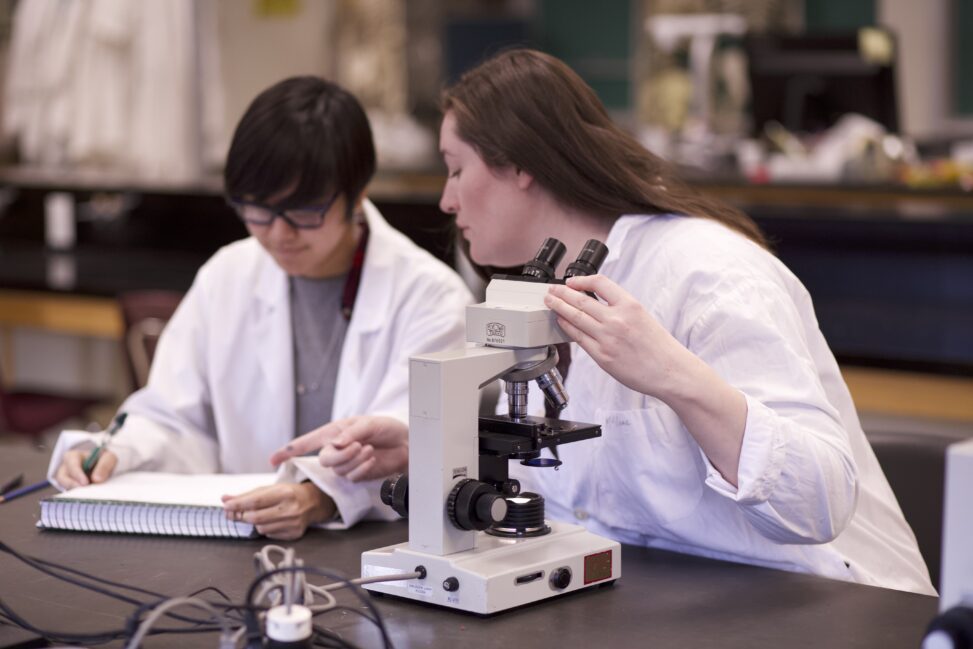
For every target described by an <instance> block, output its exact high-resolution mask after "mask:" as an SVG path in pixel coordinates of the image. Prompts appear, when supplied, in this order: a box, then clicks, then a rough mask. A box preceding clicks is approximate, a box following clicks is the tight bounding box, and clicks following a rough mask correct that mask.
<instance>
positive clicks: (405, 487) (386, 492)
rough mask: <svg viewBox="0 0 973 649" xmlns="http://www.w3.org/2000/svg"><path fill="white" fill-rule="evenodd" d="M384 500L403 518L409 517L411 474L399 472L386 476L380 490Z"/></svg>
mask: <svg viewBox="0 0 973 649" xmlns="http://www.w3.org/2000/svg"><path fill="white" fill-rule="evenodd" d="M379 493H380V495H381V497H382V502H383V503H385V504H386V505H388V506H389V507H391V508H392V509H393V510H395V513H396V514H398V515H399V516H401V517H402V518H408V517H409V476H408V475H407V474H405V473H398V474H396V475H394V476H392V477H390V478H386V479H385V482H383V483H382V490H381V491H380V492H379Z"/></svg>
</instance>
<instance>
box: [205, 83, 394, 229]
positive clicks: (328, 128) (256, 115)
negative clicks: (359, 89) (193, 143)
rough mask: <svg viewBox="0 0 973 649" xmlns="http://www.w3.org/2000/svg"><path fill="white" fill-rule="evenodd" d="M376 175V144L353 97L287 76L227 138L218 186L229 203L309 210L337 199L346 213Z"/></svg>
mask: <svg viewBox="0 0 973 649" xmlns="http://www.w3.org/2000/svg"><path fill="white" fill-rule="evenodd" d="M374 174H375V144H374V142H373V141H372V130H371V128H370V127H369V125H368V118H367V117H366V116H365V111H364V110H363V109H362V107H361V104H359V103H358V100H357V99H355V97H354V96H353V95H352V94H351V93H349V92H348V91H347V90H345V89H344V88H342V87H341V86H339V85H337V84H334V83H331V82H330V81H326V80H324V79H321V78H319V77H313V76H302V77H291V78H290V79H285V80H284V81H281V82H279V83H277V84H274V85H273V86H271V87H270V88H268V89H266V90H264V91H263V92H262V93H260V94H259V95H257V97H256V99H254V100H253V102H252V103H251V104H250V106H249V107H248V108H247V111H246V112H245V113H244V114H243V117H242V118H241V119H240V122H239V123H238V124H237V127H236V130H235V131H234V133H233V141H232V142H231V143H230V151H229V153H228V154H227V158H226V168H225V170H224V172H223V182H224V187H225V190H226V194H227V196H228V197H229V198H230V199H231V200H250V201H256V202H263V201H267V200H268V199H269V198H270V197H271V196H273V195H274V194H280V193H281V192H282V191H285V190H287V189H288V188H291V187H292V189H291V191H290V193H289V194H288V195H287V196H286V197H285V198H284V199H283V200H279V201H276V204H277V206H279V207H283V208H286V207H300V206H304V205H309V204H311V203H313V202H315V201H320V200H321V199H322V198H328V197H330V196H332V195H334V194H343V195H344V197H345V199H346V202H347V213H348V216H350V215H351V211H352V208H353V203H354V200H355V199H356V198H358V196H359V195H360V194H361V192H362V190H364V189H365V186H366V185H367V184H368V181H369V180H371V178H372V176H373V175H374Z"/></svg>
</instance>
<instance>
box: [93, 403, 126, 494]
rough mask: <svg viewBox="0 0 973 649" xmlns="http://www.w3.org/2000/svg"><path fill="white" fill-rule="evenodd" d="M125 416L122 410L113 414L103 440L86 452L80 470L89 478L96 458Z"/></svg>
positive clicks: (99, 455) (122, 422)
mask: <svg viewBox="0 0 973 649" xmlns="http://www.w3.org/2000/svg"><path fill="white" fill-rule="evenodd" d="M126 417H128V413H124V412H120V413H118V414H117V415H115V419H113V420H112V422H111V426H109V427H108V430H107V431H106V433H107V436H106V437H105V441H103V442H102V443H101V444H99V445H98V446H96V447H95V448H94V450H92V451H91V453H89V454H88V457H86V458H85V459H84V462H83V463H82V464H81V470H82V471H84V474H85V475H86V476H88V477H89V478H90V477H91V470H92V469H94V468H95V465H96V464H98V458H99V457H101V454H102V452H103V451H104V450H105V448H106V447H107V446H108V441H109V440H110V439H111V438H112V436H113V435H114V434H115V433H117V432H118V431H119V429H120V428H121V427H122V424H124V423H125V418H126Z"/></svg>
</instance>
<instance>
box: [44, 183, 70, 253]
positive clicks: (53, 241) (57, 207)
mask: <svg viewBox="0 0 973 649" xmlns="http://www.w3.org/2000/svg"><path fill="white" fill-rule="evenodd" d="M44 240H45V241H46V242H47V245H48V247H49V248H53V249H54V250H68V249H70V248H72V247H74V240H75V229H74V196H72V195H71V194H69V193H68V192H51V193H50V194H48V195H47V196H45V197H44Z"/></svg>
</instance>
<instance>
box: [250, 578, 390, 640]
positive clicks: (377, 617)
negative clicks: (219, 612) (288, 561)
mask: <svg viewBox="0 0 973 649" xmlns="http://www.w3.org/2000/svg"><path fill="white" fill-rule="evenodd" d="M291 572H302V573H305V574H307V573H310V574H312V575H316V576H318V577H327V578H328V579H331V580H333V581H338V582H341V583H343V584H344V585H345V586H347V587H349V588H350V589H351V591H352V592H353V593H354V594H355V596H356V597H358V599H359V600H360V601H361V603H362V604H364V605H365V607H366V608H367V609H368V610H369V611H371V612H372V613H373V614H374V618H373V619H370V621H371V622H372V623H373V624H374V625H375V626H377V627H378V630H379V632H380V633H381V635H382V643H383V646H384V647H385V649H393V646H392V640H391V638H389V634H388V629H386V628H385V622H384V621H383V620H382V614H381V613H379V612H378V609H377V608H375V605H374V604H373V603H372V601H371V598H370V597H369V596H368V593H366V592H365V589H364V588H362V587H361V586H359V585H358V584H355V583H352V582H351V580H349V579H348V578H347V577H345V576H343V575H340V574H338V573H336V572H331V571H330V570H324V569H322V568H317V567H315V566H287V567H284V568H274V569H273V570H268V571H267V572H265V573H263V574H262V575H259V576H257V578H256V579H254V580H253V581H252V582H250V588H248V589H247V598H246V601H247V604H248V605H252V604H253V596H254V594H255V593H256V590H257V586H259V585H260V583H261V582H263V581H264V580H266V579H267V578H269V577H272V576H273V575H279V574H283V573H291ZM323 612H324V611H323ZM254 617H255V616H254ZM248 626H249V623H248Z"/></svg>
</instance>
